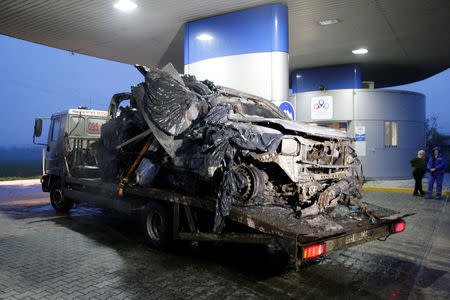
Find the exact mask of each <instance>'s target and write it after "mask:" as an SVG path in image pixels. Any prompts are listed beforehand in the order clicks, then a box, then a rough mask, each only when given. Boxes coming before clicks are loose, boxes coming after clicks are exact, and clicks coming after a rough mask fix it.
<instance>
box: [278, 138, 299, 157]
mask: <svg viewBox="0 0 450 300" xmlns="http://www.w3.org/2000/svg"><path fill="white" fill-rule="evenodd" d="M299 151H300V143H299V142H298V141H297V140H296V139H291V138H285V139H283V140H282V141H281V154H283V155H290V156H297V155H298V153H299Z"/></svg>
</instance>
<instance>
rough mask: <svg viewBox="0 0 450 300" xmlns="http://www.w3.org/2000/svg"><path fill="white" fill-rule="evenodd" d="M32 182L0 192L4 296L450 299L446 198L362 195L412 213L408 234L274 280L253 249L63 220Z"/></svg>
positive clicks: (86, 212)
mask: <svg viewBox="0 0 450 300" xmlns="http://www.w3.org/2000/svg"><path fill="white" fill-rule="evenodd" d="M47 197H48V196H47V194H43V193H41V192H39V188H38V187H37V186H36V185H28V186H20V187H17V186H16V187H11V186H0V299H3V298H6V299H15V298H20V299H21V298H28V299H41V298H42V299H71V298H80V299H88V298H98V299H107V298H108V299H109V298H112V299H124V298H129V299H160V298H163V299H182V298H192V299H300V298H315V299H361V298H362V299H407V298H411V299H423V298H425V299H449V298H450V288H449V286H450V275H449V270H450V257H449V256H450V249H449V248H450V241H449V237H448V229H449V225H450V224H449V223H450V219H449V216H448V212H447V206H446V204H447V202H446V200H441V201H438V200H426V199H423V198H418V197H412V196H409V195H407V194H398V193H395V194H394V193H381V192H365V199H366V201H368V202H372V203H374V204H379V205H383V206H386V207H389V208H392V209H396V210H401V211H413V212H416V215H414V216H411V217H408V218H407V230H406V232H404V233H401V234H397V235H393V236H391V237H390V238H389V239H388V240H387V241H385V242H381V241H374V242H371V243H368V244H365V245H361V246H357V247H354V248H352V249H349V250H346V251H342V252H339V253H335V254H333V255H331V256H329V257H327V258H326V259H323V260H321V261H320V262H318V263H317V264H313V265H310V266H308V267H306V268H303V269H302V270H300V271H299V272H296V271H293V270H291V271H287V272H286V273H282V274H277V273H275V272H274V270H270V269H268V268H267V267H266V266H267V262H268V261H269V260H272V261H273V260H277V259H278V258H279V256H277V255H273V254H272V255H271V254H267V253H266V252H265V251H263V250H262V249H260V248H255V247H248V246H245V247H243V246H240V247H238V246H216V247H198V246H194V245H190V246H189V245H185V246H180V247H179V248H178V249H176V250H173V251H171V252H169V253H164V252H158V251H155V250H153V249H150V248H148V247H146V246H145V245H144V242H143V237H142V235H141V234H140V232H139V230H137V224H136V223H134V222H133V221H131V220H128V219H126V218H123V217H120V216H118V215H116V214H112V213H107V212H103V211H101V210H97V209H86V208H76V209H74V210H73V211H72V213H71V214H70V215H58V214H56V213H55V212H54V211H53V210H52V208H51V206H50V205H49V204H48V198H47Z"/></svg>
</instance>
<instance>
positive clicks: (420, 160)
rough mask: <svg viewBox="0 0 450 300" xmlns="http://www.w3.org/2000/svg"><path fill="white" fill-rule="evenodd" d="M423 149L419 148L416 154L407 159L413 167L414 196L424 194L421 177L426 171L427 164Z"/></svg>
mask: <svg viewBox="0 0 450 300" xmlns="http://www.w3.org/2000/svg"><path fill="white" fill-rule="evenodd" d="M424 158H425V151H423V150H420V151H419V152H418V153H417V156H416V157H414V158H413V159H411V160H410V161H409V163H410V164H411V166H412V168H413V177H414V180H415V185H414V193H413V195H414V196H425V193H424V191H423V190H422V178H423V175H425V172H426V171H427V164H426V162H425V159H424Z"/></svg>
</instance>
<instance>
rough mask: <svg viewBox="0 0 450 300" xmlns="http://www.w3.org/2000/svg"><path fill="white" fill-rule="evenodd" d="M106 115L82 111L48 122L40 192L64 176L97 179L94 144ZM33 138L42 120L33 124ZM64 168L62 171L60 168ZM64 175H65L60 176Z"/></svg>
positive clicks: (55, 116)
mask: <svg viewBox="0 0 450 300" xmlns="http://www.w3.org/2000/svg"><path fill="white" fill-rule="evenodd" d="M106 120H107V112H106V111H102V110H91V109H86V108H84V107H79V108H78V109H69V110H66V111H63V112H59V113H55V114H53V115H52V116H51V118H50V125H49V128H48V137H47V143H46V144H40V143H36V142H35V144H40V145H45V146H46V151H45V156H44V158H43V159H44V165H45V172H44V176H43V177H42V190H43V191H45V192H49V191H50V190H51V187H52V185H53V184H54V183H55V182H60V181H61V180H62V179H63V178H64V175H71V176H74V177H88V178H89V177H97V176H99V175H98V174H99V170H98V166H97V153H96V142H97V141H98V139H99V138H100V133H101V128H102V126H103V124H105V123H106ZM34 128H35V134H34V141H35V138H36V137H40V136H41V133H42V118H38V119H36V120H35V127H34ZM64 167H65V168H64ZM64 172H68V173H69V174H64Z"/></svg>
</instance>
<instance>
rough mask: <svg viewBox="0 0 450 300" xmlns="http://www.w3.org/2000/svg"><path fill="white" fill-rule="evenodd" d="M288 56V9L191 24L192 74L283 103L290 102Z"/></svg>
mask: <svg viewBox="0 0 450 300" xmlns="http://www.w3.org/2000/svg"><path fill="white" fill-rule="evenodd" d="M288 52H289V35H288V8H287V6H286V5H284V4H271V5H264V6H260V7H255V8H250V9H245V10H241V11H236V12H232V13H227V14H223V15H219V16H215V17H210V18H206V19H201V20H196V21H192V22H188V23H186V28H185V41H184V72H185V73H186V74H191V75H195V76H196V77H197V79H200V80H204V79H209V80H211V81H213V82H214V83H216V84H218V85H222V86H226V87H230V88H234V89H238V90H242V91H244V92H247V93H250V94H254V95H257V96H260V97H263V98H266V99H268V100H272V101H274V102H277V103H279V102H280V101H287V100H288V89H289V54H288Z"/></svg>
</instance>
